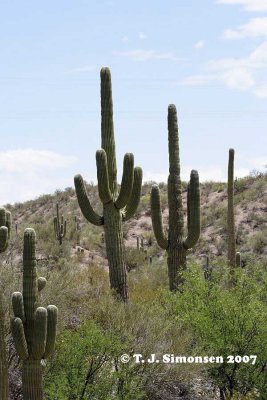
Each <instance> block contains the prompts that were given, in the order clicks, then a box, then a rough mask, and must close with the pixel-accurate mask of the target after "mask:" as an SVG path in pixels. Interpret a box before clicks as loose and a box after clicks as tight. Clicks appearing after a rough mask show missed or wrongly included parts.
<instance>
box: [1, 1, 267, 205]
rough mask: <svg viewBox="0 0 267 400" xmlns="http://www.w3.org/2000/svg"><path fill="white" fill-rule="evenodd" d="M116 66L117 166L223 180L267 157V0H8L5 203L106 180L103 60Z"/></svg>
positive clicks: (152, 176)
mask: <svg viewBox="0 0 267 400" xmlns="http://www.w3.org/2000/svg"><path fill="white" fill-rule="evenodd" d="M103 66H107V67H109V68H110V69H111V73H112V86H113V102H114V126H115V139H116V151H117V166H118V177H119V179H120V177H121V169H122V164H123V155H124V154H125V153H126V152H132V153H133V154H134V156H135V164H136V165H139V166H141V167H142V168H143V173H144V180H145V181H150V180H153V181H165V182H166V180H167V176H168V132H167V109H168V105H169V104H170V103H174V104H175V105H176V107H177V112H178V120H179V138H180V139H179V140H180V158H181V175H182V179H183V180H188V179H189V176H190V170H191V169H197V170H198V171H199V175H200V180H201V181H202V182H204V181H207V180H216V181H225V180H226V176H227V162H228V149H229V148H234V149H235V153H236V157H235V176H237V177H242V176H245V175H247V174H248V173H249V172H250V171H252V170H264V166H265V165H266V164H267V157H266V156H267V154H266V148H267V143H266V142H267V134H266V131H267V0H157V1H155V0H154V1H151V0H147V1H145V0H142V1H141V0H135V1H132V2H130V1H125V0H98V1H94V0H75V1H73V0H72V1H70V0H57V1H54V0H46V1H42V2H41V1H35V0H24V1H20V0H12V1H3V0H0V143H1V145H0V182H1V185H0V187H1V189H0V204H6V203H14V202H21V201H25V200H28V199H33V198H36V197H37V196H39V195H41V194H45V193H52V192H54V191H55V190H56V189H64V188H66V187H70V186H73V177H74V175H75V174H76V173H81V174H82V175H83V177H84V179H86V181H88V182H91V181H92V182H96V166H95V152H96V150H97V149H99V148H100V146H101V141H100V123H101V121H100V69H101V67H103Z"/></svg>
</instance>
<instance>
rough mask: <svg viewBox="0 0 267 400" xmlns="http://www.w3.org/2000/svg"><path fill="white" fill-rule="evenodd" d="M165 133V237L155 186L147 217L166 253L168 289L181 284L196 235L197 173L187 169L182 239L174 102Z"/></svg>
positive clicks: (197, 231)
mask: <svg viewBox="0 0 267 400" xmlns="http://www.w3.org/2000/svg"><path fill="white" fill-rule="evenodd" d="M168 132H169V177H168V203H169V231H168V237H166V236H165V233H164V230H163V224H162V211H161V201H160V193H159V187H158V186H157V185H153V186H152V191H151V217H152V226H153V230H154V234H155V237H156V240H157V242H158V245H159V246H160V247H161V248H162V249H164V250H166V251H167V254H168V259H167V263H168V275H169V287H170V290H172V291H173V290H177V289H178V287H179V286H180V285H181V283H182V277H181V273H182V271H183V270H184V269H185V268H186V255H187V253H188V250H189V249H191V248H192V247H194V245H195V244H196V243H197V241H198V238H199V235H200V192H199V178H198V172H197V171H195V170H192V171H191V175H190V183H189V184H188V190H187V226H188V235H187V237H186V238H184V216H183V208H182V182H181V178H180V157H179V139H178V125H177V113H176V107H175V105H173V104H171V105H169V108H168Z"/></svg>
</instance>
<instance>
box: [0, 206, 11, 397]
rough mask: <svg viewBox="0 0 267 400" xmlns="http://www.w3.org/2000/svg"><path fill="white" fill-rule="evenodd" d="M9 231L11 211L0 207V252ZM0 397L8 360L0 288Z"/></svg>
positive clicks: (5, 391) (4, 392) (5, 384)
mask: <svg viewBox="0 0 267 400" xmlns="http://www.w3.org/2000/svg"><path fill="white" fill-rule="evenodd" d="M10 231H11V213H10V212H9V211H6V210H5V209H4V208H0V253H3V252H4V251H5V250H6V249H7V246H8V242H9V239H10ZM0 399H1V400H7V399H8V362H7V354H6V342H5V314H4V309H3V293H2V288H0Z"/></svg>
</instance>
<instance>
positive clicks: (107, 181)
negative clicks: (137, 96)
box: [74, 68, 142, 302]
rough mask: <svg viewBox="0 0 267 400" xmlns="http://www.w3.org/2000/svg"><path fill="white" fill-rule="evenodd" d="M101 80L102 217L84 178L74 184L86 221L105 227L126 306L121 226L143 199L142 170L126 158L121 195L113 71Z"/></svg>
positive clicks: (115, 281)
mask: <svg viewBox="0 0 267 400" xmlns="http://www.w3.org/2000/svg"><path fill="white" fill-rule="evenodd" d="M100 77H101V149H100V150H98V151H97V152H96V166H97V179H98V192H99V197H100V200H101V202H102V204H103V216H100V215H98V214H97V213H96V212H95V211H94V210H93V208H92V206H91V204H90V200H89V198H88V195H87V192H86V187H85V184H84V181H83V178H82V177H81V175H76V176H75V177H74V183H75V189H76V194H77V198H78V203H79V206H80V209H81V211H82V213H83V215H84V217H85V218H86V219H87V220H88V221H89V222H91V223H92V224H94V225H97V226H100V225H104V233H105V243H106V251H107V258H108V262H109V277H110V286H111V289H115V291H116V293H117V294H118V295H119V297H120V298H121V299H122V300H123V301H124V302H126V301H127V299H128V289H127V280H126V263H125V253H124V244H123V232H122V222H123V221H127V220H128V219H129V218H131V217H132V216H133V215H134V214H135V212H136V210H137V207H138V204H139V200H140V195H141V186H142V169H141V168H139V167H134V156H133V154H131V153H127V154H125V156H124V162H123V174H122V181H121V186H120V191H119V192H118V184H117V165H116V154H115V140H114V126H113V102H112V87H111V74H110V70H109V69H108V68H102V69H101V72H100Z"/></svg>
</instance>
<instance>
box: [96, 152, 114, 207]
mask: <svg viewBox="0 0 267 400" xmlns="http://www.w3.org/2000/svg"><path fill="white" fill-rule="evenodd" d="M96 167H97V180H98V193H99V197H100V200H101V201H102V203H103V204H107V203H109V202H110V201H111V200H112V195H111V192H110V190H109V177H108V165H107V155H106V152H105V150H97V152H96Z"/></svg>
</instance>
